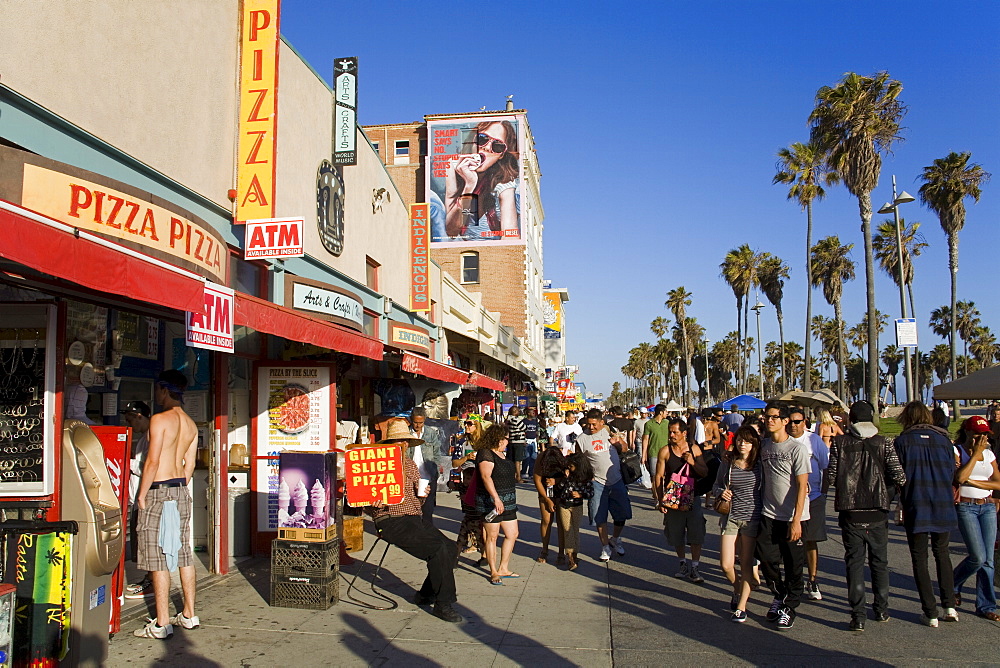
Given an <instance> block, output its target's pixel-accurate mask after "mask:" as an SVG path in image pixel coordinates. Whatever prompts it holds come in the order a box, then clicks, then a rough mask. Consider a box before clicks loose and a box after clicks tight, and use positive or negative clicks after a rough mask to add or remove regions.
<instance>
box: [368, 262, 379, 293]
mask: <svg viewBox="0 0 1000 668" xmlns="http://www.w3.org/2000/svg"><path fill="white" fill-rule="evenodd" d="M378 269H379V264H378V262H376V261H375V260H373V259H371V258H370V257H365V285H367V286H368V287H369V288H371V289H372V290H375V291H378Z"/></svg>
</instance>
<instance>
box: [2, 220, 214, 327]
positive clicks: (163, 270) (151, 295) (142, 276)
mask: <svg viewBox="0 0 1000 668" xmlns="http://www.w3.org/2000/svg"><path fill="white" fill-rule="evenodd" d="M0 257H4V258H7V259H8V260H11V261H13V262H17V263H18V264H23V265H25V266H27V267H31V268H32V269H35V270H36V271H40V272H42V273H43V274H48V275H49V276H54V277H56V278H61V279H64V280H67V281H72V282H73V283H76V284H77V285H82V286H84V287H87V288H90V289H92V290H97V291H100V292H109V293H112V294H116V295H122V296H124V297H129V298H131V299H136V300H138V301H143V302H148V303H150V304H158V305H160V306H166V307H167V308H172V309H177V310H178V311H191V312H194V313H204V311H205V281H204V279H202V278H201V277H200V276H198V275H197V274H194V273H192V272H190V271H187V270H186V269H181V268H180V267H174V266H173V265H171V264H168V263H166V262H163V261H161V260H157V259H156V258H153V257H150V256H148V255H144V254H142V253H139V252H138V251H134V250H132V249H131V248H126V247H124V246H121V245H119V244H116V243H114V242H111V241H108V240H107V239H104V238H102V237H99V236H97V235H95V234H90V233H89V232H84V231H82V230H77V229H75V228H73V227H71V226H70V225H66V224H64V223H60V222H58V221H55V220H52V219H51V218H48V217H46V216H43V215H41V214H38V213H35V212H34V211H31V210H30V209H25V208H24V207H21V206H18V205H17V204H12V203H10V202H7V201H5V200H0Z"/></svg>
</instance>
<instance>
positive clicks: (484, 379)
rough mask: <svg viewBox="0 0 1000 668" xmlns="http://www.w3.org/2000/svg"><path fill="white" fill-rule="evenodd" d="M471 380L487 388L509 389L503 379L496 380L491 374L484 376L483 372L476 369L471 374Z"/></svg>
mask: <svg viewBox="0 0 1000 668" xmlns="http://www.w3.org/2000/svg"><path fill="white" fill-rule="evenodd" d="M469 382H470V383H472V384H473V385H478V386H479V387H482V388H484V389H487V390H505V389H507V385H505V384H504V382H503V381H500V380H494V379H492V378H490V377H489V376H484V375H483V374H481V373H477V372H475V371H473V372H472V373H471V374H470V375H469Z"/></svg>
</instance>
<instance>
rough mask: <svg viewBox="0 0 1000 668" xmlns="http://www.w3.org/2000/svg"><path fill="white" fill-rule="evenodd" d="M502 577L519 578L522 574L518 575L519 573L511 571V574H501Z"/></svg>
mask: <svg viewBox="0 0 1000 668" xmlns="http://www.w3.org/2000/svg"><path fill="white" fill-rule="evenodd" d="M500 577H501V578H508V579H511V580H514V579H516V578H519V577H521V576H520V575H518V574H517V573H511V574H510V575H501V576H500Z"/></svg>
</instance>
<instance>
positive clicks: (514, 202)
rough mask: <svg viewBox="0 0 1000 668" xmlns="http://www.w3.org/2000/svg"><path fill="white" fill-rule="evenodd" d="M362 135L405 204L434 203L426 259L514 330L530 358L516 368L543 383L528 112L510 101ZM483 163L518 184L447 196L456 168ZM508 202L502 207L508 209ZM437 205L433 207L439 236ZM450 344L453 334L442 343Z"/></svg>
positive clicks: (538, 224) (536, 201)
mask: <svg viewBox="0 0 1000 668" xmlns="http://www.w3.org/2000/svg"><path fill="white" fill-rule="evenodd" d="M363 130H364V132H365V134H366V135H367V136H368V139H369V141H370V142H371V143H372V145H373V146H374V147H375V149H376V151H377V152H378V154H379V157H380V158H381V159H382V161H383V162H384V163H385V165H386V170H387V171H388V172H389V174H390V175H391V176H392V178H393V180H394V181H395V183H396V185H397V188H398V189H399V191H400V193H401V195H402V196H403V197H404V198H405V199H406V200H407V203H412V202H430V203H431V208H432V237H433V239H434V243H432V244H431V256H432V258H433V260H434V261H435V262H436V263H437V264H438V265H440V267H441V268H442V270H444V271H446V272H447V273H449V274H450V275H451V276H452V277H454V278H455V279H456V280H457V281H458V282H459V283H460V284H461V285H462V287H464V288H465V289H466V290H467V291H468V292H471V293H478V294H480V295H481V297H482V304H483V307H484V308H485V309H487V310H489V311H495V312H498V313H499V314H500V318H501V324H503V325H506V326H508V327H510V328H511V330H512V331H513V332H514V335H515V337H516V339H517V341H516V344H517V345H518V346H519V347H520V348H521V350H522V351H524V352H525V353H526V354H525V355H523V356H522V359H526V360H527V361H526V363H525V364H523V365H520V366H521V368H520V369H519V370H520V371H521V372H522V373H524V375H525V376H527V377H528V379H530V380H532V381H539V380H541V378H542V377H543V376H544V370H545V367H546V364H545V341H544V334H543V320H544V318H543V290H542V277H543V252H542V231H543V220H544V218H545V213H544V209H543V208H542V203H541V196H540V190H539V180H540V177H541V172H540V170H539V169H538V161H537V156H536V154H535V147H534V138H533V137H532V134H531V130H530V127H529V126H528V122H527V113H526V112H525V111H524V110H519V109H514V108H513V104H512V103H510V102H508V105H507V109H505V110H502V111H479V112H472V113H465V114H430V115H427V116H425V117H424V120H423V121H416V122H410V123H400V124H387V125H369V126H364V127H363ZM505 133H506V134H505ZM515 149H516V150H515ZM477 156H478V157H477ZM496 156H501V157H499V158H497V157H496ZM490 158H493V159H495V160H496V163H495V164H496V165H500V166H502V161H503V160H505V159H509V160H510V162H509V165H510V166H511V167H510V168H511V169H512V170H514V169H516V172H515V173H516V180H514V181H508V182H507V183H502V184H501V183H498V184H497V185H495V187H493V189H492V190H490V189H488V188H487V189H483V188H482V187H481V188H480V191H479V192H478V193H476V194H466V193H463V194H461V195H459V194H456V193H455V192H452V191H450V190H448V189H449V188H450V187H451V186H449V185H447V183H448V181H449V179H452V178H454V176H453V175H454V174H455V171H456V168H455V166H454V165H455V164H456V163H460V162H462V161H463V160H473V161H478V162H476V164H477V165H485V164H486V163H485V162H483V161H484V160H488V159H490ZM515 164H516V168H515V167H514V165H515ZM498 169H499V167H498ZM473 171H480V172H481V173H480V174H479V175H478V176H476V177H473V178H476V179H477V180H478V181H480V182H481V183H482V182H486V179H487V178H488V176H487V174H488V173H489V168H486V167H483V168H482V169H481V170H478V169H477V170H473ZM504 178H507V179H510V176H507V177H504ZM500 180H502V179H501V178H495V179H494V180H493V181H490V182H489V183H490V185H493V184H494V183H495V182H497V181H500ZM512 184H516V185H512ZM506 188H511V190H512V192H514V193H516V195H515V197H513V198H512V197H510V196H509V195H507V196H506V200H505V199H504V197H505V195H504V190H505V189H506ZM466 190H471V188H466ZM450 195H453V196H450ZM505 201H506V202H507V203H509V207H508V208H506V209H505V208H504V207H505V206H506V205H505V204H504V202H505ZM435 207H437V208H438V210H439V211H440V219H439V226H438V228H437V231H435V230H434V224H433V218H434V216H433V211H434V210H435ZM480 209H482V211H481V210H480ZM473 211H474V212H475V213H474V214H473V213H472V212H473ZM459 212H461V214H465V215H464V216H463V217H464V218H465V219H466V220H465V222H466V226H465V227H462V228H457V227H454V224H453V223H452V216H453V215H455V216H458V215H459ZM446 220H447V225H448V226H447V227H446ZM452 342H453V341H452V340H451V338H450V339H449V344H451V343H452ZM454 343H456V344H463V343H467V342H464V341H463V342H460V341H457V340H456V341H454Z"/></svg>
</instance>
